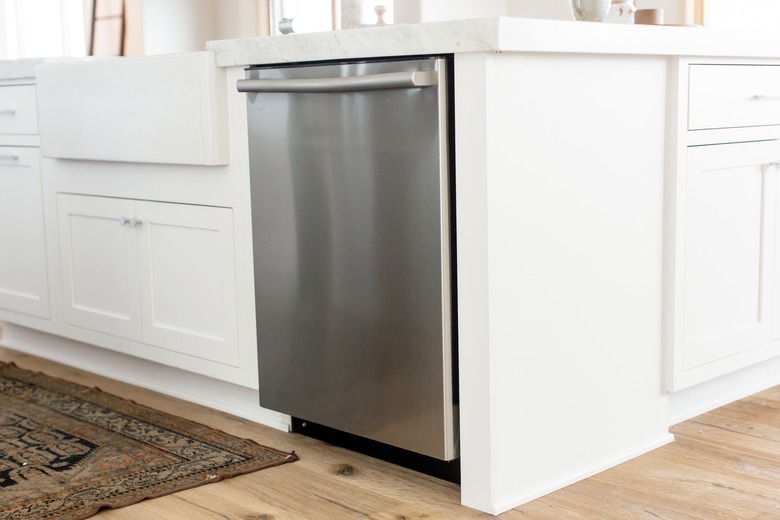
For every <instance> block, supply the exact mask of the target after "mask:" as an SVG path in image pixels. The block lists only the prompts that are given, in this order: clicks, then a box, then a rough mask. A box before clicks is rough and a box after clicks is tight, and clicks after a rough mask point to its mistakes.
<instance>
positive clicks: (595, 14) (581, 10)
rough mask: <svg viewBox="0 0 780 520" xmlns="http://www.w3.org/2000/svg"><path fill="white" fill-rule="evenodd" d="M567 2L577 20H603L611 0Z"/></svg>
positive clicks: (575, 0) (573, 0) (572, 0)
mask: <svg viewBox="0 0 780 520" xmlns="http://www.w3.org/2000/svg"><path fill="white" fill-rule="evenodd" d="M569 3H570V5H571V12H572V14H573V15H574V18H576V19H577V20H585V21H589V22H603V21H604V20H605V19H606V18H607V15H608V14H609V8H610V6H611V5H612V0H569Z"/></svg>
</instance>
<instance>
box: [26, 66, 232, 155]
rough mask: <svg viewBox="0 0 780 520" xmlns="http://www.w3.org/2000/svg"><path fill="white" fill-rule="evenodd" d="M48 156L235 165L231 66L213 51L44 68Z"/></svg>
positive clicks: (41, 102) (42, 110)
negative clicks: (230, 134) (220, 64)
mask: <svg viewBox="0 0 780 520" xmlns="http://www.w3.org/2000/svg"><path fill="white" fill-rule="evenodd" d="M37 93H38V107H39V114H40V115H39V120H40V135H41V151H42V154H43V156H44V157H52V158H60V159H87V160H102V161H125V162H150V163H166V164H200V165H218V164H227V162H228V144H227V114H226V95H227V94H226V88H225V71H224V69H220V68H217V67H216V66H215V64H214V56H213V54H212V53H211V52H194V53H187V54H176V55H167V56H147V57H136V58H103V59H91V60H86V61H79V62H70V63H46V64H42V65H40V66H38V68H37Z"/></svg>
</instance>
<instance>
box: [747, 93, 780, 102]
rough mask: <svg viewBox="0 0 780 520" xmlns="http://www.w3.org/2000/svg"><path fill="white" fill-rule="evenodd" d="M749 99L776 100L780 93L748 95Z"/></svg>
mask: <svg viewBox="0 0 780 520" xmlns="http://www.w3.org/2000/svg"><path fill="white" fill-rule="evenodd" d="M750 99H754V100H756V101H771V100H778V99H780V94H756V95H755V96H750Z"/></svg>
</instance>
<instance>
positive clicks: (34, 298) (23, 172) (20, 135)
mask: <svg viewBox="0 0 780 520" xmlns="http://www.w3.org/2000/svg"><path fill="white" fill-rule="evenodd" d="M36 114H37V113H36V104H35V85H32V84H29V83H18V82H17V83H13V82H11V83H9V82H6V81H0V314H2V318H3V319H8V318H11V319H15V318H18V317H20V315H21V316H23V319H24V320H27V322H28V323H29V318H30V317H32V318H44V319H48V318H49V316H50V313H49V277H48V271H47V265H46V237H45V230H44V214H43V195H42V191H41V184H42V178H41V160H40V152H39V148H38V136H37V135H36V134H37V133H38V123H37V115H36Z"/></svg>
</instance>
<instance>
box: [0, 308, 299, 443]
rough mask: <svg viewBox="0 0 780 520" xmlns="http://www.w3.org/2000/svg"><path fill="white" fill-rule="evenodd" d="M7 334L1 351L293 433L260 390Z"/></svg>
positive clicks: (22, 333) (18, 332) (7, 327)
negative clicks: (261, 399) (261, 400)
mask: <svg viewBox="0 0 780 520" xmlns="http://www.w3.org/2000/svg"><path fill="white" fill-rule="evenodd" d="M2 330H3V334H2V340H0V346H3V347H7V348H9V349H12V350H16V351H18V352H24V353H26V354H32V355H34V356H38V357H41V358H44V359H49V360H52V361H56V362H58V363H62V364H63V365H67V366H71V367H74V368H78V369H80V370H85V371H87V372H92V373H94V374H98V375H101V376H105V377H109V378H111V379H115V380H117V381H122V382H123V383H129V384H132V385H135V386H139V387H142V388H146V389H149V390H154V391H155V392H159V393H161V394H165V395H170V396H173V397H177V398H179V399H183V400H185V401H189V402H192V403H197V404H200V405H203V406H207V407H209V408H213V409H215V410H219V411H222V412H225V413H229V414H232V415H236V416H238V417H242V418H244V419H248V420H250V421H253V422H257V423H260V424H263V425H266V426H270V427H272V428H276V429H278V430H282V431H288V430H289V426H290V418H289V417H288V416H286V415H284V414H280V413H277V412H274V411H271V410H267V409H265V408H262V407H260V405H259V404H257V400H258V397H257V390H253V389H251V388H245V387H242V386H238V385H234V384H231V383H227V382H224V381H220V380H217V379H212V378H209V377H206V376H202V375H198V374H193V373H191V372H186V371H184V370H180V369H178V368H174V367H169V366H164V365H159V364H157V363H154V362H151V361H147V360H144V359H140V358H136V357H132V356H128V355H125V354H121V353H119V352H114V351H111V350H106V349H102V348H100V347H95V346H92V345H87V344H85V343H80V342H78V341H73V340H70V339H66V338H62V337H59V336H53V335H51V334H46V333H44V332H39V331H35V330H32V329H26V328H24V327H19V326H16V325H12V324H8V323H4V324H3V329H2Z"/></svg>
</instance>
